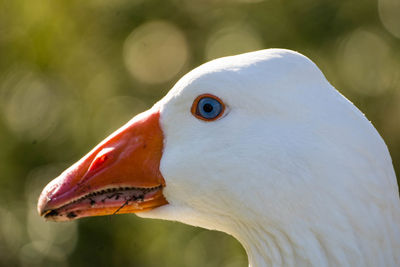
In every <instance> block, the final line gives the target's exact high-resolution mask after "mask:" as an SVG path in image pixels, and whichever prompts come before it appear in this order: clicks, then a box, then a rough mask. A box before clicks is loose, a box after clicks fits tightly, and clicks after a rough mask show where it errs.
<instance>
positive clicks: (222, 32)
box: [0, 0, 400, 267]
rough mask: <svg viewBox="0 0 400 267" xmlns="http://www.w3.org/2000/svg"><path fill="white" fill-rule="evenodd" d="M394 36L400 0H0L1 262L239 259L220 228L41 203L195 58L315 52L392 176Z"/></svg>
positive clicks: (399, 95) (397, 74) (399, 77)
mask: <svg viewBox="0 0 400 267" xmlns="http://www.w3.org/2000/svg"><path fill="white" fill-rule="evenodd" d="M399 38H400V1H398V0H378V1H372V0H351V1H350V0H347V1H338V0H331V1H322V0H301V1H300V0H294V1H289V0H286V1H285V0H265V1H262V0H260V1H259V0H255V1H254V0H231V1H228V0H170V1H166V0H85V1H82V0H80V1H78V0H68V1H55V0H39V1H36V0H0V265H2V266H59V267H64V266H123V265H124V266H230V267H234V266H242V267H245V266H247V258H246V255H245V252H244V250H243V248H242V247H241V245H240V244H239V243H238V242H237V241H236V240H234V239H233V238H232V237H230V236H228V235H226V234H223V233H219V232H212V231H206V230H203V229H200V228H194V227H190V226H186V225H183V224H179V223H173V222H164V221H156V220H144V219H139V218H137V217H136V216H135V215H119V216H113V217H102V218H88V219H82V220H79V221H76V222H72V223H59V224H56V223H49V222H47V223H46V222H44V220H43V219H42V218H40V217H39V216H38V215H37V212H36V201H37V198H38V195H39V193H40V191H41V189H42V188H43V186H44V185H45V184H46V183H47V182H48V181H50V180H51V179H52V178H54V177H55V176H57V175H58V174H59V173H60V172H61V171H62V170H63V169H65V168H66V167H68V166H69V165H70V164H72V163H73V162H75V161H76V160H78V159H80V158H81V157H82V156H83V155H84V154H85V153H86V152H87V151H89V149H90V148H91V147H93V146H94V145H95V144H97V143H98V142H99V141H100V140H102V139H103V138H104V137H106V136H107V135H108V134H110V133H111V132H113V130H114V129H116V128H117V127H119V126H120V125H122V124H123V123H125V122H126V121H127V120H129V118H131V117H133V116H134V115H135V114H137V113H139V112H141V111H143V110H145V109H147V108H149V107H150V106H151V105H152V104H153V103H154V102H155V101H156V100H158V99H160V98H161V97H162V96H163V95H164V94H165V93H166V92H167V91H168V90H169V89H170V88H171V87H172V86H173V84H174V83H175V82H176V81H177V80H178V79H179V77H180V76H182V75H183V74H184V73H186V72H187V71H189V70H190V69H192V68H194V67H196V66H198V65H199V64H201V63H204V62H206V61H208V60H210V59H212V58H216V57H220V56H224V55H231V54H237V53H241V52H246V51H252V50H257V49H262V48H272V47H282V48H289V49H293V50H297V51H299V52H301V53H303V54H305V55H307V56H308V57H310V58H311V59H312V60H313V61H314V62H316V63H317V65H318V66H319V67H320V68H321V69H322V71H323V72H324V73H325V75H326V77H327V78H328V80H329V81H330V82H331V83H332V84H333V85H334V86H335V87H336V88H338V89H339V91H340V92H342V93H343V94H344V95H345V96H346V97H347V98H349V99H350V100H351V101H352V102H353V103H355V104H356V105H357V106H358V107H359V108H360V109H361V110H362V111H363V112H364V113H365V114H366V115H367V117H368V118H369V119H370V120H371V121H372V122H373V124H374V125H375V127H376V128H377V129H378V130H379V132H380V133H381V135H382V136H383V138H384V139H385V141H386V143H387V145H388V146H389V149H390V152H391V154H392V157H393V162H394V165H395V168H396V170H397V173H399V171H400V149H399V148H400V135H399V134H400V126H399V116H400V105H399V104H400V71H399V70H400V39H399ZM366 219H367V218H366Z"/></svg>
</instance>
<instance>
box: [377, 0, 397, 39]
mask: <svg viewBox="0 0 400 267" xmlns="http://www.w3.org/2000/svg"><path fill="white" fill-rule="evenodd" d="M378 6H379V17H380V19H381V21H382V23H383V25H384V26H385V28H386V29H387V30H388V31H389V32H390V33H391V34H393V35H394V36H396V37H397V38H400V16H399V14H400V1H398V0H378Z"/></svg>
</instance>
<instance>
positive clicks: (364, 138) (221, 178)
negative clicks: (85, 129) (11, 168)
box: [37, 49, 400, 267]
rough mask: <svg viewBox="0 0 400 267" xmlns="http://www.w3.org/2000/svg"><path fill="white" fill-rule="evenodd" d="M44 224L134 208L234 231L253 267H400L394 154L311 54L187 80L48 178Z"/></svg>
mask: <svg viewBox="0 0 400 267" xmlns="http://www.w3.org/2000/svg"><path fill="white" fill-rule="evenodd" d="M37 208H38V212H39V214H40V215H41V216H43V217H44V218H45V219H46V220H50V221H70V220H74V219H78V218H83V217H88V216H100V215H113V214H122V213H136V214H137V215H138V216H139V217H143V218H157V219H164V220H171V221H178V222H182V223H185V224H189V225H193V226H198V227H202V228H206V229H212V230H218V231H222V232H225V233H227V234H229V235H232V236H233V237H234V238H236V239H237V240H238V241H239V242H240V243H241V244H242V245H243V247H244V249H245V250H246V253H247V256H248V261H249V266H252V267H258V266H400V253H399V251H400V200H399V192H398V185H397V181H396V174H395V172H394V169H393V164H392V160H391V157H390V153H389V151H388V148H387V146H386V144H385V142H384V141H383V139H382V138H381V136H380V135H379V133H378V132H377V130H376V129H375V128H374V126H373V125H372V123H371V122H370V121H369V120H368V119H367V118H366V117H365V115H364V114H363V113H362V112H361V111H360V110H359V109H357V107H355V105H353V104H352V103H351V102H350V101H349V100H347V99H346V98H345V97H344V96H343V95H342V94H341V93H339V91H337V90H336V89H335V88H334V87H333V86H332V85H331V84H330V83H329V82H328V81H327V79H326V78H325V76H324V74H323V73H322V72H321V70H320V69H319V68H318V67H317V66H316V64H315V63H313V62H312V61H311V60H310V59H309V58H307V57H306V56H304V55H302V54H300V53H298V52H295V51H291V50H286V49H265V50H259V51H254V52H248V53H244V54H239V55H234V56H228V57H223V58H218V59H215V60H212V61H210V62H207V63H205V64H203V65H201V66H199V67H197V68H195V69H193V70H192V71H190V72H189V73H187V74H186V75H184V76H183V77H182V78H181V79H180V80H179V81H178V82H177V83H176V84H175V85H174V86H173V87H172V89H171V90H170V91H169V92H168V93H167V94H166V96H165V97H163V98H162V99H161V100H159V101H158V102H157V103H155V104H154V106H152V107H151V108H150V109H149V110H147V111H144V112H143V113H140V114H138V115H136V116H135V117H134V118H133V119H131V120H130V121H129V122H128V123H126V124H125V125H124V126H122V127H121V128H120V129H118V130H116V131H115V132H114V133H113V134H111V135H110V136H109V137H107V138H106V139H105V140H104V141H102V142H101V143H100V144H98V145H97V146H96V147H95V148H93V149H92V150H91V151H90V152H89V153H88V154H87V155H86V156H84V157H83V158H82V159H81V160H79V161H78V162H76V163H75V164H74V165H72V166H71V167H70V168H68V169H67V170H65V171H64V172H63V173H61V174H60V176H58V177H57V178H55V179H54V180H53V181H51V182H50V183H49V184H48V185H47V186H46V187H45V188H44V189H43V191H42V193H41V195H40V197H39V200H38V207H37Z"/></svg>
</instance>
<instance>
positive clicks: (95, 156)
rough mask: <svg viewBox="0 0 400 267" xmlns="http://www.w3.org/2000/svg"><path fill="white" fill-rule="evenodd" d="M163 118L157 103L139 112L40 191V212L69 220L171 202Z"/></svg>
mask: <svg viewBox="0 0 400 267" xmlns="http://www.w3.org/2000/svg"><path fill="white" fill-rule="evenodd" d="M159 118H160V113H159V110H158V109H155V108H153V109H150V110H149V111H146V112H144V113H142V114H139V115H138V116H136V117H135V118H133V119H132V120H131V121H129V122H128V123H127V124H126V125H124V126H123V127H122V128H120V129H119V130H117V131H116V132H114V133H113V134H112V135H110V136H109V137H108V138H106V139H105V140H104V141H103V142H101V143H100V144H99V145H98V146H96V147H95V148H94V149H93V150H92V151H91V152H89V154H87V155H86V156H85V157H83V158H82V159H81V160H80V161H78V162H77V163H75V164H74V165H72V166H71V167H70V168H69V169H67V170H66V171H64V172H63V173H62V174H61V175H60V176H59V177H57V178H56V179H54V180H53V181H51V182H50V183H49V184H48V185H47V186H46V187H45V188H44V189H43V191H42V193H41V195H40V197H39V202H38V212H39V214H40V215H41V216H44V217H45V218H46V219H49V220H54V221H65V220H71V219H76V218H82V217H88V216H100V215H110V214H116V213H134V212H140V211H144V210H149V209H153V208H156V207H159V206H162V205H165V204H167V203H168V202H167V201H166V199H165V198H164V196H163V194H162V190H163V187H165V181H164V178H163V177H162V175H161V172H160V160H161V156H162V150H163V140H164V138H163V132H162V130H161V127H160V122H159Z"/></svg>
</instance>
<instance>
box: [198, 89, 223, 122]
mask: <svg viewBox="0 0 400 267" xmlns="http://www.w3.org/2000/svg"><path fill="white" fill-rule="evenodd" d="M224 109H225V106H224V103H223V102H222V101H221V100H220V99H219V98H218V97H216V96H213V95H210V94H205V95H200V96H198V97H197V98H196V99H195V101H194V102H193V106H192V113H193V115H195V116H196V117H197V118H199V119H202V120H206V121H212V120H216V119H218V118H219V117H220V116H221V115H222V114H223V112H224Z"/></svg>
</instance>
